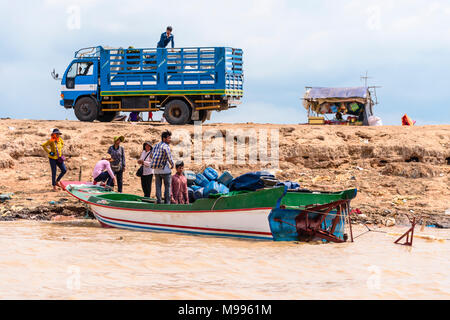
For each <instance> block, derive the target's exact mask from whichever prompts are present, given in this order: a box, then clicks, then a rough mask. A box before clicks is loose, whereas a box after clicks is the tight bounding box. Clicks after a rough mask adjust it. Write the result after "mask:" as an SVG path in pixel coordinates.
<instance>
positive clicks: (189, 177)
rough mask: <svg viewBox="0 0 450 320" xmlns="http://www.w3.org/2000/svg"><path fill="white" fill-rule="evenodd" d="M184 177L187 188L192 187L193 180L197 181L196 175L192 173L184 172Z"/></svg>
mask: <svg viewBox="0 0 450 320" xmlns="http://www.w3.org/2000/svg"><path fill="white" fill-rule="evenodd" d="M184 176H185V177H186V179H187V183H188V186H192V185H194V184H195V180H197V175H196V174H195V172H193V171H187V170H186V171H184Z"/></svg>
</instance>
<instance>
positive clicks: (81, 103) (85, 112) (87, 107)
mask: <svg viewBox="0 0 450 320" xmlns="http://www.w3.org/2000/svg"><path fill="white" fill-rule="evenodd" d="M74 109H75V115H76V116H77V118H78V120H80V121H85V122H92V121H94V120H95V119H97V116H98V107H97V103H96V102H95V101H94V100H93V99H91V98H89V97H83V98H81V99H80V100H78V101H77V103H76V104H75V108H74Z"/></svg>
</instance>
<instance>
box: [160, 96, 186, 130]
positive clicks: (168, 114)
mask: <svg viewBox="0 0 450 320" xmlns="http://www.w3.org/2000/svg"><path fill="white" fill-rule="evenodd" d="M164 117H165V118H166V120H167V122H168V123H170V124H173V125H183V124H187V123H189V121H190V119H191V108H190V107H189V106H188V105H187V104H186V102H184V101H183V100H172V101H170V102H169V103H168V104H167V105H166V106H165V108H164Z"/></svg>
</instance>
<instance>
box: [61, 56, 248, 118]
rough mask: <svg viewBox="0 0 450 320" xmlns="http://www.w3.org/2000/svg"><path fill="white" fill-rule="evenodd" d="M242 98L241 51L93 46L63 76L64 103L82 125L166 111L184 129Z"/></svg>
mask: <svg viewBox="0 0 450 320" xmlns="http://www.w3.org/2000/svg"><path fill="white" fill-rule="evenodd" d="M242 96H243V62H242V50H241V49H233V48H227V47H212V48H203V47H200V48H177V49H171V50H167V49H161V48H158V49H155V48H149V49H145V48H144V49H135V48H132V47H130V48H128V49H122V48H118V49H104V48H103V47H90V48H84V49H80V50H78V51H77V52H75V57H74V59H73V60H72V62H71V63H70V64H69V65H68V67H67V69H66V71H65V72H64V75H63V78H62V80H61V101H60V104H61V106H63V107H65V108H73V109H74V111H75V115H76V117H77V118H78V119H79V120H80V121H94V120H99V121H103V122H108V121H112V120H113V119H114V117H115V116H116V115H117V113H118V112H132V111H138V112H156V111H162V112H164V116H165V118H166V120H167V121H168V122H169V123H170V124H174V125H183V124H189V123H194V121H205V120H207V119H209V118H210V117H211V113H212V111H223V110H227V109H229V108H234V107H236V106H237V105H238V104H240V99H241V98H242Z"/></svg>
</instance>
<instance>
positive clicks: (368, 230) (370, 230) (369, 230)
mask: <svg viewBox="0 0 450 320" xmlns="http://www.w3.org/2000/svg"><path fill="white" fill-rule="evenodd" d="M363 225H364V226H365V227H366V228H367V231H364V232H363V233H361V234H360V235H358V236H356V237H353V239H357V238H359V237H361V236H363V235H365V234H367V233H369V232H378V233H386V234H387V233H388V232H386V231H380V230H372V229H370V228H369V226H367V224H365V223H364V224H363Z"/></svg>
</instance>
